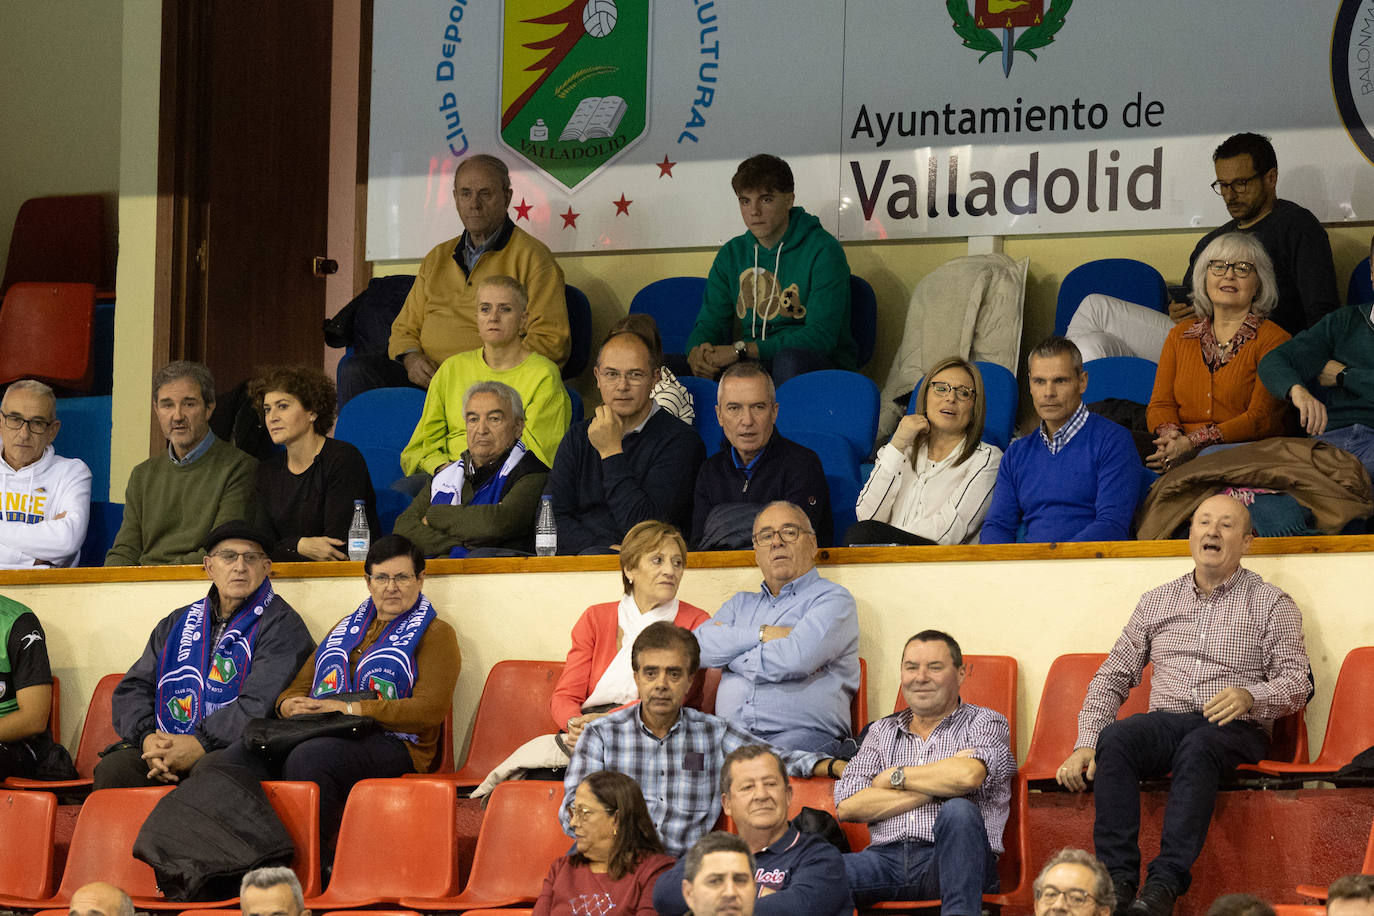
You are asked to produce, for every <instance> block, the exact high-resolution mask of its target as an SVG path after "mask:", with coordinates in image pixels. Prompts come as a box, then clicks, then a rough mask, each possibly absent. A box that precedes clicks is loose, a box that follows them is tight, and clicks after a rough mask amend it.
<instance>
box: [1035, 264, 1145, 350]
mask: <svg viewBox="0 0 1374 916" xmlns="http://www.w3.org/2000/svg"><path fill="white" fill-rule="evenodd" d="M1089 293H1103V294H1105V295H1108V296H1115V297H1116V298H1118V299H1124V300H1126V301H1127V302H1134V303H1136V304H1137V305H1143V306H1146V307H1147V308H1152V309H1156V310H1157V311H1161V312H1163V311H1166V310H1167V309H1168V307H1169V305H1168V300H1169V289H1168V286H1167V285H1166V284H1165V282H1164V277H1163V276H1162V275H1161V274H1160V272H1159V271H1157V270H1155V269H1154V268H1153V267H1151V266H1150V265H1149V264H1146V263H1145V262H1143V261H1137V260H1135V259H1134V258H1101V259H1100V260H1097V261H1089V262H1088V263H1086V264H1080V265H1078V266H1077V267H1075V268H1074V269H1073V270H1071V271H1069V272H1068V275H1067V276H1065V277H1064V279H1063V281H1062V282H1061V283H1060V284H1059V300H1058V303H1057V305H1056V307H1055V310H1054V333H1056V334H1060V335H1062V334H1063V333H1064V332H1065V331H1066V330H1068V327H1069V320H1070V319H1071V318H1073V313H1074V312H1076V311H1078V304H1079V303H1080V302H1082V301H1083V297H1084V296H1086V295H1088V294H1089Z"/></svg>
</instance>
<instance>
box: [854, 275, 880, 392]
mask: <svg viewBox="0 0 1374 916" xmlns="http://www.w3.org/2000/svg"><path fill="white" fill-rule="evenodd" d="M849 330H850V333H852V334H853V335H854V343H856V344H858V347H859V368H860V369H862V368H863V367H864V366H867V365H868V361H869V360H871V359H872V358H873V348H874V346H876V345H877V342H878V297H877V296H875V295H874V293H873V287H872V286H870V285H869V284H868V281H867V280H865V279H864V278H863V277H859V276H856V275H854V274H850V275H849Z"/></svg>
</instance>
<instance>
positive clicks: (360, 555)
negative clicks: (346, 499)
mask: <svg viewBox="0 0 1374 916" xmlns="http://www.w3.org/2000/svg"><path fill="white" fill-rule="evenodd" d="M371 546H372V532H371V531H369V530H368V527H367V510H366V509H364V508H363V501H362V500H361V499H355V500H353V523H352V524H351V525H349V526H348V558H349V559H350V560H357V561H358V562H362V561H363V560H366V559H367V548H369V547H371Z"/></svg>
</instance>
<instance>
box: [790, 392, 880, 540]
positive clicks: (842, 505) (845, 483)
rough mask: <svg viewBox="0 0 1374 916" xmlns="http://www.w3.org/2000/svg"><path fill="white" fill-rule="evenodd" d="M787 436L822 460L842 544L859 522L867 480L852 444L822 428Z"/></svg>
mask: <svg viewBox="0 0 1374 916" xmlns="http://www.w3.org/2000/svg"><path fill="white" fill-rule="evenodd" d="M799 377H800V376H799ZM784 435H787V437H788V438H789V439H795V441H796V442H797V443H798V444H799V445H804V446H806V447H807V448H809V449H811V451H813V452H815V453H816V456H817V457H818V458H820V459H821V467H822V468H824V469H825V482H826V485H827V486H828V487H829V488H830V515H831V517H832V518H833V519H834V524H835V543H836V544H840V543H842V542H843V541H844V534H845V532H846V531H848V530H849V529H850V527H851V526H852V525H853V524H854V522H855V521H856V516H855V507H856V505H857V504H858V502H859V490H861V489H863V480H864V478H863V477H861V476H860V473H859V470H860V469H859V463H858V461H857V460H855V458H854V450H853V446H852V444H851V443H850V442H849V441H848V440H846V439H845V438H844V437H843V436H840V435H838V434H836V433H829V432H825V431H823V430H815V429H804V430H801V431H799V432H798V433H797V435H796V436H795V437H793V436H791V435H790V434H787V433H784ZM820 546H822V547H830V546H832V545H830V544H821V545H820Z"/></svg>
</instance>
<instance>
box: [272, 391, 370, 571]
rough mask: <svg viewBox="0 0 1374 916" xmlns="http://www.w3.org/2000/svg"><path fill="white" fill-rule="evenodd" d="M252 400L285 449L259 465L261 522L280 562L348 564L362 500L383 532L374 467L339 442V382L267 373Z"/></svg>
mask: <svg viewBox="0 0 1374 916" xmlns="http://www.w3.org/2000/svg"><path fill="white" fill-rule="evenodd" d="M248 397H249V400H250V402H251V403H252V404H255V405H256V406H257V408H258V410H259V412H260V416H261V417H262V421H263V423H264V424H265V425H266V427H267V434H268V435H269V436H271V437H272V442H273V443H275V444H276V445H277V446H279V447H280V448H281V449H282V451H280V452H277V453H276V454H274V455H273V456H272V457H270V458H268V459H267V460H266V461H263V462H262V463H261V464H259V465H258V480H257V483H258V488H257V489H258V508H257V521H258V525H259V527H261V528H262V529H263V533H264V534H266V535H267V536H268V538H269V543H268V544H267V545H266V546H267V552H268V553H269V554H270V555H271V557H272V559H273V560H274V561H275V562H279V563H289V562H292V561H300V560H347V559H348V551H347V546H348V528H349V525H351V524H352V522H353V503H354V500H358V499H361V500H362V501H363V506H364V507H365V511H366V512H367V524H368V529H369V530H370V531H372V532H373V533H374V534H381V531H380V530H379V529H380V528H381V526H380V525H379V524H378V523H377V496H376V493H375V492H374V491H373V489H372V478H371V477H370V476H369V475H368V473H367V462H365V461H364V460H363V456H362V453H361V452H359V451H358V450H357V448H355V447H354V446H353V445H351V444H350V443H347V442H344V441H342V440H339V439H334V438H331V437H330V436H329V435H328V433H329V430H330V429H331V428H332V427H333V426H334V414H335V400H336V398H335V391H334V383H333V382H331V381H330V380H329V377H328V376H326V375H325V374H324V373H323V372H321V371H320V370H318V369H310V368H306V367H304V366H286V367H273V368H268V369H261V370H259V374H258V377H257V378H255V379H253V381H251V382H249V383H248Z"/></svg>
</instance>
